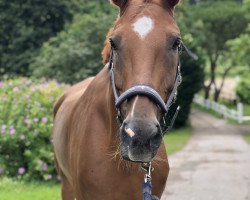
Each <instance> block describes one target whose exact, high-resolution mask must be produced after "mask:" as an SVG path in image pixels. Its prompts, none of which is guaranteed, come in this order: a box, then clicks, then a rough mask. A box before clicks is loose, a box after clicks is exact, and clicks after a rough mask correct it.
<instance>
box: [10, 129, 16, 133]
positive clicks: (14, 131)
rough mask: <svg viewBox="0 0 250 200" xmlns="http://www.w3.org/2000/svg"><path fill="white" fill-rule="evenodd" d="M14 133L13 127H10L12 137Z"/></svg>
mask: <svg viewBox="0 0 250 200" xmlns="http://www.w3.org/2000/svg"><path fill="white" fill-rule="evenodd" d="M15 133H16V130H15V129H14V128H13V127H11V128H10V135H14V134H15Z"/></svg>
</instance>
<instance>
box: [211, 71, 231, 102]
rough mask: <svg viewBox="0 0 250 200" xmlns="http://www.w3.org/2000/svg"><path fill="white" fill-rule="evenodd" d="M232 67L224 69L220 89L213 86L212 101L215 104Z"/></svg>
mask: <svg viewBox="0 0 250 200" xmlns="http://www.w3.org/2000/svg"><path fill="white" fill-rule="evenodd" d="M232 68H233V67H228V68H226V70H225V71H224V73H223V75H222V80H221V84H220V87H219V88H217V87H216V85H215V91H214V101H215V102H218V100H219V97H220V93H221V90H222V88H223V86H224V83H225V79H226V76H227V74H228V72H229V71H230V70H231V69H232Z"/></svg>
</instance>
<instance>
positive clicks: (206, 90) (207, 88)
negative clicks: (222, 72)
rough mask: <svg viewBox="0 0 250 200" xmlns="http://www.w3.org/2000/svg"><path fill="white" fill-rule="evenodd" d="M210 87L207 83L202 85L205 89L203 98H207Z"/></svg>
mask: <svg viewBox="0 0 250 200" xmlns="http://www.w3.org/2000/svg"><path fill="white" fill-rule="evenodd" d="M210 89H211V85H210V84H209V85H208V86H204V90H205V95H204V98H205V99H208V98H209V94H210Z"/></svg>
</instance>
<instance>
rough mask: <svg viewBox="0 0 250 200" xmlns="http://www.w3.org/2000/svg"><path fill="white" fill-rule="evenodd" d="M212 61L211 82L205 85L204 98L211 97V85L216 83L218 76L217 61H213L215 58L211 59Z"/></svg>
mask: <svg viewBox="0 0 250 200" xmlns="http://www.w3.org/2000/svg"><path fill="white" fill-rule="evenodd" d="M210 62H211V66H210V71H211V73H210V83H209V84H208V85H206V86H204V90H205V91H204V92H205V96H204V98H205V99H208V98H209V94H210V90H211V86H212V85H213V84H215V77H216V74H215V69H216V61H213V60H210Z"/></svg>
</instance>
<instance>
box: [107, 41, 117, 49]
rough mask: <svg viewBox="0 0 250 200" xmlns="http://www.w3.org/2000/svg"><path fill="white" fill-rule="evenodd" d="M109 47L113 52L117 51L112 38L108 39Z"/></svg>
mask: <svg viewBox="0 0 250 200" xmlns="http://www.w3.org/2000/svg"><path fill="white" fill-rule="evenodd" d="M109 42H110V45H111V47H112V48H113V49H114V50H117V45H116V44H115V42H114V40H113V39H112V38H110V39H109Z"/></svg>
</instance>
